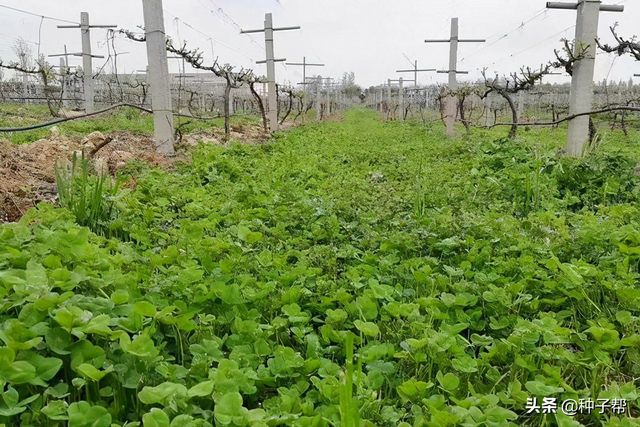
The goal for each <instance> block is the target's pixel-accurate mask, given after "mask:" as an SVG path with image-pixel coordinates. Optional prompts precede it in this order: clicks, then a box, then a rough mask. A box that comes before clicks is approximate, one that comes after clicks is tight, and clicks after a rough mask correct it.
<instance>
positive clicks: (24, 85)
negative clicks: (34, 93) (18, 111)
mask: <svg viewBox="0 0 640 427" xmlns="http://www.w3.org/2000/svg"><path fill="white" fill-rule="evenodd" d="M22 95H23V97H24V103H25V104H29V103H30V102H29V100H28V99H27V98H28V97H29V75H28V74H27V73H22Z"/></svg>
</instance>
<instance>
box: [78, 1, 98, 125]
mask: <svg viewBox="0 0 640 427" xmlns="http://www.w3.org/2000/svg"><path fill="white" fill-rule="evenodd" d="M80 33H81V34H82V73H83V80H84V109H85V111H86V112H87V113H93V112H94V111H95V108H94V97H95V86H94V82H93V65H92V61H91V30H90V29H89V14H88V13H87V12H81V13H80Z"/></svg>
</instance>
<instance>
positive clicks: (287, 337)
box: [0, 110, 640, 427]
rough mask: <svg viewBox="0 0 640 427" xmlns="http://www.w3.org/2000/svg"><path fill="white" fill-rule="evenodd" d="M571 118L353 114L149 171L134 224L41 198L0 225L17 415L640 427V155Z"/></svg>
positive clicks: (68, 421)
mask: <svg viewBox="0 0 640 427" xmlns="http://www.w3.org/2000/svg"><path fill="white" fill-rule="evenodd" d="M553 132H555V133H551V132H550V131H532V132H527V133H525V135H526V139H524V140H518V141H511V140H507V139H501V138H496V135H497V134H496V133H490V132H486V131H474V132H473V133H472V134H471V135H470V136H468V137H467V139H464V140H450V139H447V138H444V137H442V136H441V135H442V132H441V128H440V127H439V125H438V126H437V127H433V128H432V127H429V126H427V127H425V126H423V125H421V124H417V123H411V122H407V123H384V122H381V121H378V120H376V118H375V113H372V112H367V111H361V110H356V111H352V112H350V113H349V114H348V116H347V118H346V120H345V121H344V122H340V123H336V122H334V123H324V124H321V125H309V126H306V127H304V128H298V129H294V130H291V131H290V132H288V133H287V134H286V135H278V136H276V138H275V141H273V143H270V144H267V145H261V146H241V145H232V146H231V147H230V148H223V147H216V146H206V145H201V146H199V147H197V148H196V149H195V151H194V152H193V161H192V163H191V164H188V165H183V166H180V167H178V169H177V170H176V171H173V172H172V173H167V172H163V171H160V170H153V169H147V170H139V171H138V172H137V173H138V176H137V177H136V182H137V184H136V187H135V189H133V190H132V191H131V192H129V193H128V194H124V195H122V199H121V200H122V207H123V208H122V212H121V219H122V227H123V230H124V231H126V233H127V235H128V236H129V241H122V240H118V239H115V238H107V237H101V236H98V235H96V234H94V233H92V232H90V231H89V229H88V228H85V227H82V226H79V225H77V223H76V222H75V219H76V217H75V216H74V215H73V214H71V213H70V212H69V211H67V210H65V209H54V208H52V207H50V206H48V205H40V206H39V207H38V208H37V209H33V210H31V211H30V212H29V213H28V214H27V215H26V216H25V217H23V218H22V219H21V221H20V222H19V223H15V224H7V225H4V226H2V227H0V298H1V299H2V304H1V305H0V340H2V343H3V345H2V346H1V347H0V385H2V389H1V390H0V391H1V392H2V395H1V396H0V399H1V401H0V425H1V424H2V423H4V424H5V425H6V426H7V427H8V426H16V425H20V426H21V427H22V426H34V427H35V426H38V427H39V426H48V427H54V426H60V427H61V426H67V425H68V426H69V427H89V426H91V427H110V426H111V425H115V426H130V427H134V426H143V427H205V426H213V425H215V426H242V427H244V426H253V427H264V426H277V425H287V426H297V427H307V426H314V427H316V426H317V427H320V426H327V427H328V426H343V427H347V426H357V425H363V426H389V427H391V426H402V427H411V426H413V427H420V426H425V427H447V426H554V425H558V426H579V425H585V426H607V427H621V426H637V425H640V424H639V423H638V421H637V420H636V419H635V418H634V417H637V415H638V411H639V407H638V403H639V401H638V398H639V397H640V395H639V391H638V386H639V385H640V384H638V378H639V377H640V335H639V323H640V310H639V308H638V307H639V303H640V289H639V288H638V283H639V279H640V229H639V224H638V222H639V220H640V215H639V208H640V203H639V200H640V199H639V198H640V179H639V178H638V177H637V176H635V175H634V167H635V162H634V161H632V157H631V155H632V154H631V153H635V155H636V156H637V153H638V149H637V147H632V146H630V145H625V144H629V143H627V142H621V141H616V140H615V138H614V137H612V138H609V137H607V136H605V140H604V141H603V143H602V144H601V145H600V147H599V148H598V150H597V151H596V152H595V153H594V154H592V155H591V156H590V157H589V158H586V159H584V160H575V159H565V158H563V157H562V156H560V155H557V154H556V153H557V148H558V146H559V145H561V144H562V142H563V137H562V136H563V134H562V132H563V131H561V130H556V131H553ZM607 138H608V139H607ZM636 158H637V157H636ZM530 397H537V398H539V399H540V398H542V397H557V398H562V399H568V398H572V399H587V398H591V399H594V400H595V399H598V398H624V399H627V401H628V408H627V413H626V414H613V413H611V412H605V413H604V414H599V413H598V412H599V411H593V412H592V413H591V414H590V415H587V414H581V415H578V416H576V417H575V418H574V419H571V418H568V417H563V416H562V415H554V414H531V415H527V414H525V412H526V411H525V410H524V408H525V405H526V401H527V398H530Z"/></svg>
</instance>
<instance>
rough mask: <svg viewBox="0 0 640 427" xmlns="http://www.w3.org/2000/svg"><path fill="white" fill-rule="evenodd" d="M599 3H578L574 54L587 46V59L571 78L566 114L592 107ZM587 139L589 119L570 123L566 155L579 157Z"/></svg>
mask: <svg viewBox="0 0 640 427" xmlns="http://www.w3.org/2000/svg"><path fill="white" fill-rule="evenodd" d="M600 3H601V2H600V1H599V0H583V1H582V2H581V3H579V4H578V22H577V24H576V39H575V43H574V50H575V52H574V53H576V54H577V53H578V52H580V51H581V50H582V49H583V48H584V47H585V46H586V45H589V47H588V49H587V52H586V56H585V57H584V59H582V60H580V61H576V63H575V64H574V66H573V76H572V78H571V101H570V107H569V114H570V115H571V114H579V113H584V112H587V111H591V106H592V104H593V76H594V71H595V65H596V42H595V39H596V37H597V36H598V20H599V16H600ZM588 140H589V116H581V117H577V118H575V119H573V120H571V121H569V125H568V131H567V153H568V154H569V155H570V156H572V157H579V156H581V155H582V147H583V146H584V144H585V143H586V142H587V141H588Z"/></svg>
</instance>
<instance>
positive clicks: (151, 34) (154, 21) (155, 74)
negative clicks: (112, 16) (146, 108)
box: [142, 0, 174, 154]
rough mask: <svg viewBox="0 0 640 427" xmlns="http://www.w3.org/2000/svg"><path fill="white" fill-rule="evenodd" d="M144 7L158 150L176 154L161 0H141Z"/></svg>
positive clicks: (148, 74) (149, 74)
mask: <svg viewBox="0 0 640 427" xmlns="http://www.w3.org/2000/svg"><path fill="white" fill-rule="evenodd" d="M142 8H143V11H144V26H145V33H146V37H147V43H146V45H147V58H148V62H149V71H148V73H147V79H148V82H149V86H150V90H151V106H152V110H153V125H154V132H155V143H156V149H157V150H158V152H159V153H167V154H173V153H174V148H173V132H174V131H173V112H172V108H171V89H170V87H169V65H168V61H167V49H166V37H167V36H166V34H165V31H164V15H163V10H162V0H142Z"/></svg>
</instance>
